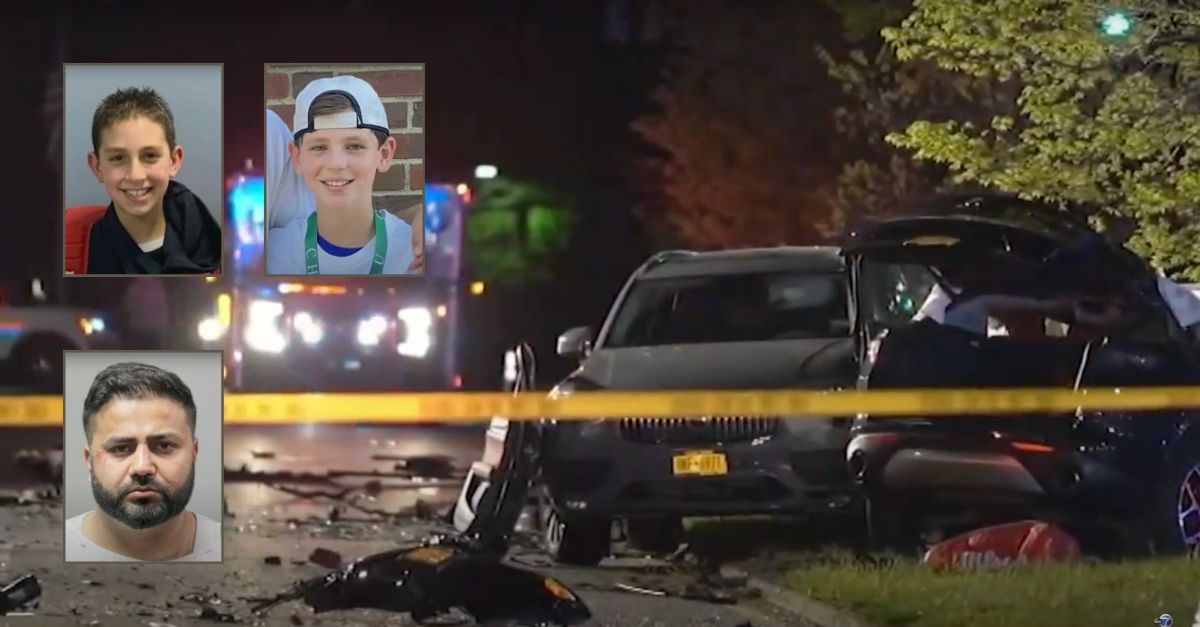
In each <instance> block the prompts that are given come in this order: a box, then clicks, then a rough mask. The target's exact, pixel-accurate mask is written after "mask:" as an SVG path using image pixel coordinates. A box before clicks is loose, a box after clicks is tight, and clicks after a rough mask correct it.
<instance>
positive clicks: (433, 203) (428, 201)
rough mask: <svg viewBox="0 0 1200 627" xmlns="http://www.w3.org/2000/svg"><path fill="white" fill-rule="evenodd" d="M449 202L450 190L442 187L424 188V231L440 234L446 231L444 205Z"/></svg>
mask: <svg viewBox="0 0 1200 627" xmlns="http://www.w3.org/2000/svg"><path fill="white" fill-rule="evenodd" d="M449 202H450V190H449V189H447V188H444V187H438V186H429V187H426V188H425V230H426V231H428V232H429V233H434V234H437V233H441V232H442V231H445V230H446V209H447V207H446V205H447V204H448V203H449Z"/></svg>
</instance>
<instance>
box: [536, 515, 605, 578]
mask: <svg viewBox="0 0 1200 627" xmlns="http://www.w3.org/2000/svg"><path fill="white" fill-rule="evenodd" d="M611 532H612V525H611V523H609V521H608V520H607V519H595V518H570V519H567V518H563V517H562V516H560V515H559V513H558V512H557V511H555V509H554V508H553V507H545V508H544V513H543V518H542V536H543V542H544V543H545V547H546V552H547V553H548V554H549V555H550V557H552V558H553V559H554V561H555V562H558V563H559V564H568V565H571V566H595V565H597V564H599V563H600V560H602V559H604V558H605V557H607V556H608V553H609V548H610V545H611Z"/></svg>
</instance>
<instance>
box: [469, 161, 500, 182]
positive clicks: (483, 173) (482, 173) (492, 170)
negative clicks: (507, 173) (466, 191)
mask: <svg viewBox="0 0 1200 627" xmlns="http://www.w3.org/2000/svg"><path fill="white" fill-rule="evenodd" d="M499 174H500V169H499V168H497V167H496V166H494V165H490V164H487V163H482V164H480V165H477V166H475V178H477V179H494V178H496V176H497V175H499Z"/></svg>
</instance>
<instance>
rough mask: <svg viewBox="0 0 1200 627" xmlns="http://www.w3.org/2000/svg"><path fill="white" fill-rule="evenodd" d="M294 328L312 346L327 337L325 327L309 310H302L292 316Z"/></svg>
mask: <svg viewBox="0 0 1200 627" xmlns="http://www.w3.org/2000/svg"><path fill="white" fill-rule="evenodd" d="M292 328H294V329H296V332H297V333H299V334H300V339H302V340H304V343H305V344H308V345H310V346H312V345H314V344H320V343H321V340H322V339H323V338H324V337H325V327H323V326H321V322H320V321H319V320H317V318H316V317H315V316H313V315H312V314H310V313H308V312H307V311H301V312H299V313H297V314H296V315H294V316H292Z"/></svg>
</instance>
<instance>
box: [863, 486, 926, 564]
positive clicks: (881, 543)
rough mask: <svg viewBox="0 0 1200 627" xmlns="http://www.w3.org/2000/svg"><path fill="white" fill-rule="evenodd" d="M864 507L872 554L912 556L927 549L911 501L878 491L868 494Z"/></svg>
mask: <svg viewBox="0 0 1200 627" xmlns="http://www.w3.org/2000/svg"><path fill="white" fill-rule="evenodd" d="M865 505H866V517H867V538H868V540H869V541H870V547H871V548H872V549H873V550H876V551H892V552H895V553H899V554H901V555H909V554H913V553H917V552H919V551H921V550H922V549H923V548H924V545H923V543H922V541H921V522H920V517H919V515H918V514H917V513H916V512H914V511H913V509H912V502H911V501H909V502H905V501H904V500H903V499H901V498H900V497H899V496H898V495H896V494H895V493H893V492H890V491H886V490H880V489H876V490H871V491H869V492H868V493H867V497H866V503H865Z"/></svg>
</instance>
